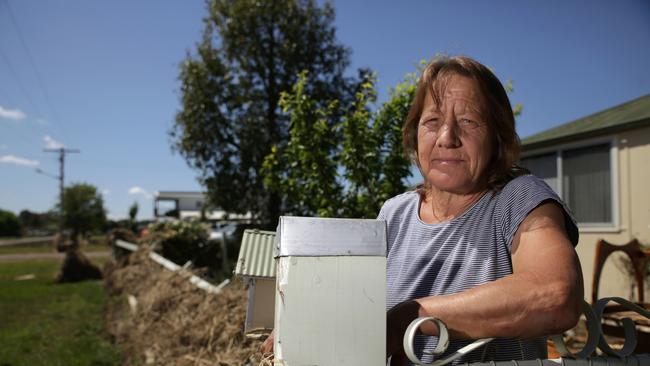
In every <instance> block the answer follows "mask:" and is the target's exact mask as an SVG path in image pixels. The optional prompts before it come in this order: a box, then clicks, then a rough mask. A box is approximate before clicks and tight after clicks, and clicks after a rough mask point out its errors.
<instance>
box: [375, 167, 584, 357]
mask: <svg viewBox="0 0 650 366" xmlns="http://www.w3.org/2000/svg"><path fill="white" fill-rule="evenodd" d="M548 200H553V201H556V202H558V203H560V204H561V205H562V207H564V210H565V213H566V214H565V217H566V227H567V232H568V234H569V237H570V239H571V241H572V242H573V244H574V245H575V244H577V242H578V229H577V226H576V225H575V222H574V220H573V218H572V217H571V215H570V213H569V210H568V208H567V207H566V206H565V205H564V203H562V201H561V200H560V198H559V197H558V196H557V195H556V194H555V192H553V190H552V189H551V188H550V187H548V185H546V183H544V182H543V181H542V180H541V179H539V178H537V177H535V176H532V175H525V176H520V177H517V178H515V179H513V180H512V181H510V182H509V183H508V184H507V185H506V186H505V187H504V188H503V189H502V190H501V191H500V192H493V191H489V192H487V193H486V194H485V195H483V197H481V198H480V199H479V200H478V201H477V202H476V203H474V204H473V205H472V206H471V207H470V208H469V209H468V210H467V211H465V212H464V213H463V214H462V215H460V216H459V217H457V218H454V219H453V220H450V221H446V222H442V223H437V224H427V223H424V222H423V221H421V220H420V217H419V213H418V212H419V211H418V207H419V202H420V196H419V194H418V193H416V192H415V191H411V192H407V193H403V194H401V195H398V196H396V197H393V198H391V199H390V200H388V201H386V203H385V204H384V206H383V207H382V209H381V212H380V213H379V217H378V219H383V220H386V221H387V225H388V264H387V278H386V280H387V281H386V284H387V307H388V309H390V308H392V307H393V306H395V305H397V304H398V303H400V302H403V301H406V300H412V299H416V298H421V297H426V296H431V295H446V294H454V293H458V292H461V291H464V290H467V289H470V288H472V287H475V286H479V285H481V284H484V283H486V282H490V281H494V280H497V279H499V278H501V277H504V276H506V275H509V274H511V273H512V263H511V259H510V249H511V244H512V239H513V236H514V234H515V232H516V231H517V228H518V227H519V224H520V223H521V222H522V221H523V220H524V218H525V217H526V216H527V215H528V214H529V213H530V212H531V211H532V210H533V209H534V208H536V207H537V206H539V205H540V204H541V203H542V202H544V201H548ZM504 296H507V294H504ZM434 316H435V314H434ZM436 341H437V340H436V339H435V338H433V337H425V336H419V338H416V340H415V349H416V354H417V355H418V357H419V358H420V359H421V360H423V361H425V362H431V361H432V356H431V355H424V356H423V354H422V350H423V349H433V348H434V347H435V343H436ZM469 343H471V342H470V341H452V342H451V344H450V346H449V348H448V350H447V354H449V353H451V352H454V351H455V350H457V349H459V348H461V347H462V346H465V345H467V344H469ZM443 357H444V356H443ZM545 357H546V339H545V338H538V339H533V340H513V339H496V340H494V341H492V342H491V343H490V344H489V345H488V346H486V347H484V348H483V349H478V350H477V351H474V352H472V353H470V354H469V355H467V356H466V357H464V358H462V359H459V360H456V361H455V362H454V363H455V364H458V363H465V362H480V361H507V360H522V359H535V358H545Z"/></svg>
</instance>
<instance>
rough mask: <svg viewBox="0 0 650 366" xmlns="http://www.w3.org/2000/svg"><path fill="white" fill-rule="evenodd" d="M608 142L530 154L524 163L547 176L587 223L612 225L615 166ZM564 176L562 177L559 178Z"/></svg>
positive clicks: (547, 181)
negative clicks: (613, 167) (613, 173)
mask: <svg viewBox="0 0 650 366" xmlns="http://www.w3.org/2000/svg"><path fill="white" fill-rule="evenodd" d="M610 150H611V145H610V144H609V143H606V144H599V145H592V146H587V147H580V148H572V149H568V148H567V149H560V150H558V151H556V152H553V153H546V154H542V155H531V156H527V157H524V158H523V159H521V165H522V166H524V167H526V168H528V170H530V171H531V172H532V173H533V174H535V175H537V176H538V177H540V178H542V179H544V181H545V182H546V183H547V184H548V185H549V186H550V187H551V188H553V190H554V191H555V192H557V193H558V195H559V196H560V197H562V199H563V200H564V202H566V204H567V205H569V208H571V211H572V212H573V214H574V216H575V218H576V220H578V222H579V223H580V224H586V225H587V226H605V225H606V226H611V225H612V224H613V223H614V220H613V205H612V194H613V192H612V169H611V158H610ZM558 177H561V179H558Z"/></svg>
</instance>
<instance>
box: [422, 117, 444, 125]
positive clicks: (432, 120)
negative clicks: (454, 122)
mask: <svg viewBox="0 0 650 366" xmlns="http://www.w3.org/2000/svg"><path fill="white" fill-rule="evenodd" d="M424 125H426V126H431V127H436V126H439V125H440V118H429V119H427V120H426V121H424Z"/></svg>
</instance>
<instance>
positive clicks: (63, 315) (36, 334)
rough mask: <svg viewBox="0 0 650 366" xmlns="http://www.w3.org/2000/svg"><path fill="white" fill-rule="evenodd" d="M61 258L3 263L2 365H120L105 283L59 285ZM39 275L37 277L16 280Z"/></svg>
mask: <svg viewBox="0 0 650 366" xmlns="http://www.w3.org/2000/svg"><path fill="white" fill-rule="evenodd" d="M60 263H61V262H60V261H58V260H30V261H21V262H3V263H0V366H8V365H11V366H18V365H30V366H31V365H48V366H50V365H51V366H56V365H61V366H63V365H65V366H68V365H70V366H72V365H93V366H100V365H119V364H120V361H121V358H120V353H119V350H118V349H117V348H116V347H115V346H113V345H112V344H111V343H110V342H109V341H108V340H107V337H106V333H105V330H104V306H105V302H106V301H107V296H106V295H105V293H104V291H103V288H102V283H101V281H88V282H81V283H74V284H56V283H54V281H53V279H54V277H55V275H56V273H57V272H58V269H59V266H60ZM27 274H34V275H35V276H36V278H34V279H31V280H24V281H17V280H16V277H18V276H21V275H27Z"/></svg>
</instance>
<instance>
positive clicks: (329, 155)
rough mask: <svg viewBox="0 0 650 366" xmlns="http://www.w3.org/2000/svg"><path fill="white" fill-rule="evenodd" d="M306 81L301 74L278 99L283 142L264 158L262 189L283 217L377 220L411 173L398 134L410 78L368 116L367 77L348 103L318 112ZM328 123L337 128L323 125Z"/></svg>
mask: <svg viewBox="0 0 650 366" xmlns="http://www.w3.org/2000/svg"><path fill="white" fill-rule="evenodd" d="M308 82H309V80H308V78H307V73H306V72H305V73H302V74H301V76H300V78H299V80H298V82H297V83H296V84H295V85H294V87H293V89H292V91H291V93H284V94H283V95H282V99H281V103H280V104H281V106H282V108H283V110H284V111H285V112H287V113H288V114H289V116H290V123H289V126H290V127H289V141H288V143H287V144H286V146H274V147H273V148H272V152H271V154H269V155H268V156H267V158H266V160H265V163H264V170H263V173H264V176H265V180H264V182H265V184H266V185H267V187H268V188H269V189H270V190H271V191H273V192H276V193H277V194H278V195H280V196H281V197H282V198H283V206H282V208H283V212H285V213H290V214H294V215H307V216H311V215H318V216H335V217H365V218H373V217H376V215H377V213H378V212H379V208H380V207H381V205H382V204H383V202H384V201H385V200H387V199H388V198H390V197H392V196H394V195H396V194H398V193H401V192H403V191H404V190H405V189H406V179H407V178H408V177H409V176H410V175H411V173H410V166H411V164H410V162H409V161H408V159H407V158H406V157H405V156H404V154H403V153H402V147H401V142H402V132H401V131H402V124H403V120H404V118H405V116H406V114H407V113H408V110H409V107H410V104H411V100H412V99H413V96H414V94H415V85H416V78H415V75H414V74H413V75H408V76H407V77H406V78H405V80H404V81H403V82H402V83H401V84H399V85H398V86H397V87H396V88H395V89H393V90H391V92H390V98H389V100H388V101H387V102H385V103H384V104H383V105H382V106H381V107H380V108H379V109H378V110H377V111H374V112H373V111H372V110H371V105H372V104H373V103H374V102H375V101H376V92H375V86H374V85H375V80H374V77H373V76H372V75H367V76H366V78H365V79H364V80H363V82H362V83H361V86H360V88H359V90H358V92H357V93H356V94H355V99H354V101H353V102H352V103H351V104H350V105H348V106H345V105H343V104H341V103H339V102H338V101H337V100H332V101H330V102H329V103H328V104H327V106H326V107H319V106H318V103H317V102H316V100H315V99H314V98H313V96H312V95H310V94H309V93H308V92H307V90H308V88H306V85H307V84H308ZM341 108H342V109H343V110H340V109H341ZM336 116H341V117H340V118H338V119H336V118H335V117H336ZM332 119H334V120H335V123H333V124H330V123H328V122H329V121H331V120H332Z"/></svg>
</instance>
